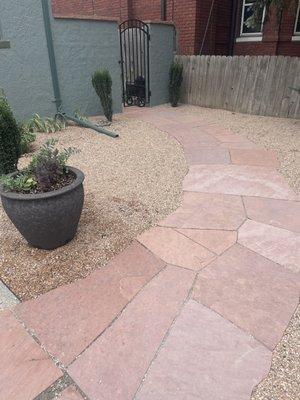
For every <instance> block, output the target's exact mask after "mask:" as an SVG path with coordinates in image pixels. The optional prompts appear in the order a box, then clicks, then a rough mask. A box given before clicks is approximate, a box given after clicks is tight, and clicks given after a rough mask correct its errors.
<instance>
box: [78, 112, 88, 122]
mask: <svg viewBox="0 0 300 400" xmlns="http://www.w3.org/2000/svg"><path fill="white" fill-rule="evenodd" d="M74 117H76V118H78V119H80V121H83V122H89V120H88V118H87V117H86V116H85V115H83V114H82V113H81V111H80V110H76V111H75V112H74Z"/></svg>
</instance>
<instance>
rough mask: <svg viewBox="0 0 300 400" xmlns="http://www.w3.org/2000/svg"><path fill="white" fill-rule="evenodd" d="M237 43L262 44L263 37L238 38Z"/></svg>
mask: <svg viewBox="0 0 300 400" xmlns="http://www.w3.org/2000/svg"><path fill="white" fill-rule="evenodd" d="M235 41H236V42H237V43H239V42H261V41H262V36H241V37H238V38H236V40H235Z"/></svg>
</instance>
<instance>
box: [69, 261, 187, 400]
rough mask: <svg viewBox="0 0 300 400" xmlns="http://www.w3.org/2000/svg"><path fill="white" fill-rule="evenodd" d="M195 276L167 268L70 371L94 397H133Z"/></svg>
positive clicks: (129, 399)
mask: <svg viewBox="0 0 300 400" xmlns="http://www.w3.org/2000/svg"><path fill="white" fill-rule="evenodd" d="M193 279H194V272H192V271H188V270H185V269H182V268H176V267H173V266H170V267H167V268H166V269H165V270H164V271H162V272H161V273H160V274H159V275H157V276H156V277H155V278H153V279H152V281H151V282H150V283H149V284H148V285H147V286H146V287H145V288H144V289H143V290H142V291H141V292H140V293H139V294H138V295H137V296H136V297H135V299H134V300H133V301H132V302H131V303H130V304H129V305H128V306H127V307H126V309H125V310H124V311H123V313H122V314H121V316H120V317H119V318H118V319H117V320H116V321H115V322H114V323H113V325H112V326H111V327H110V328H109V329H107V330H106V331H105V332H104V333H103V334H102V335H101V336H100V337H99V338H98V339H97V340H96V341H95V342H94V343H93V344H92V345H91V346H90V347H89V348H88V349H87V350H86V351H85V352H84V353H83V354H82V355H81V357H79V358H78V359H77V360H76V361H75V362H74V363H73V364H72V365H71V366H70V367H69V369H68V372H69V374H70V375H71V377H72V378H73V379H74V380H75V382H76V383H77V384H78V385H79V387H80V388H81V389H82V390H83V391H84V393H85V394H86V395H87V396H88V397H89V398H90V399H97V400H100V399H112V400H132V399H133V397H134V394H135V392H136V390H137V389H138V387H139V384H140V382H141V380H142V378H143V376H144V374H145V372H146V370H147V368H148V366H149V364H150V362H151V360H152V359H153V357H154V356H155V353H156V351H157V350H158V348H159V346H160V344H161V342H162V340H163V338H164V336H165V334H166V332H167V330H168V329H169V327H170V325H171V323H172V321H173V319H174V318H175V316H176V314H177V313H178V312H179V309H180V307H181V305H182V304H183V302H184V300H185V298H186V296H187V294H188V292H189V289H190V287H191V285H192V282H193Z"/></svg>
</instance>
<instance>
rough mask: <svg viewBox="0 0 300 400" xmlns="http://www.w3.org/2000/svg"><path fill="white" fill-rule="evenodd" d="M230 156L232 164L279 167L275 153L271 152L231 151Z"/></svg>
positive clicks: (254, 150)
mask: <svg viewBox="0 0 300 400" xmlns="http://www.w3.org/2000/svg"><path fill="white" fill-rule="evenodd" d="M230 156H231V162H232V164H238V165H257V166H262V167H275V168H276V167H278V166H279V162H278V160H277V156H276V152H275V151H271V150H258V149H253V150H251V149H231V150H230Z"/></svg>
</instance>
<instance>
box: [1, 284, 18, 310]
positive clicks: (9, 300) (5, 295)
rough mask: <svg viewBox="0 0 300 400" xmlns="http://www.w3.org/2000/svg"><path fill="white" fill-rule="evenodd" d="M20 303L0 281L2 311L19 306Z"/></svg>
mask: <svg viewBox="0 0 300 400" xmlns="http://www.w3.org/2000/svg"><path fill="white" fill-rule="evenodd" d="M19 302H20V301H19V300H18V299H17V297H16V296H15V295H14V294H13V293H12V292H11V291H10V290H9V289H8V287H7V286H6V285H4V283H3V282H2V281H1V280H0V311H1V310H4V309H5V308H10V307H13V306H15V305H16V304H18V303H19Z"/></svg>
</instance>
